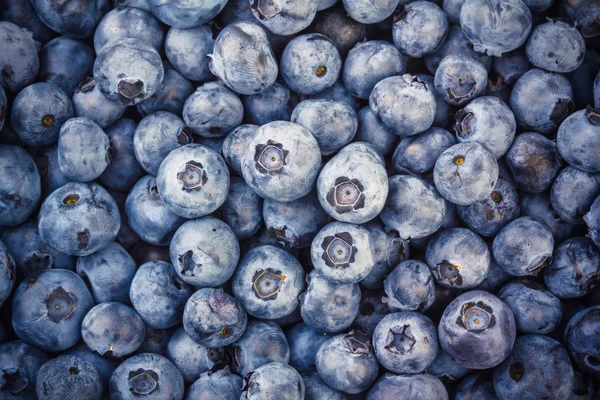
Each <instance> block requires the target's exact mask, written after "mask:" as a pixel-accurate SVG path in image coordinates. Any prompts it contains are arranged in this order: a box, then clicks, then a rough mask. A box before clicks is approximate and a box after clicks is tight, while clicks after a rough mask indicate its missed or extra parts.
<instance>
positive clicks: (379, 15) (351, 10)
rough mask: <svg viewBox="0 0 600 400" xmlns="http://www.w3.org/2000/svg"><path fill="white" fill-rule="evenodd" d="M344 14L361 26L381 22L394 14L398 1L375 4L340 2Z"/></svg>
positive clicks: (364, 0)
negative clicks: (344, 11)
mask: <svg viewBox="0 0 600 400" xmlns="http://www.w3.org/2000/svg"><path fill="white" fill-rule="evenodd" d="M342 2H343V4H344V8H345V9H346V12H347V13H348V14H349V15H350V16H351V17H352V19H354V20H355V21H358V22H360V23H362V24H374V23H377V22H381V21H383V20H384V19H386V18H387V17H389V16H390V15H392V14H393V13H394V10H395V9H396V7H397V6H398V3H399V2H400V0H383V1H378V2H377V3H375V2H372V1H368V0H342Z"/></svg>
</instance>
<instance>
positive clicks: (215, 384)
mask: <svg viewBox="0 0 600 400" xmlns="http://www.w3.org/2000/svg"><path fill="white" fill-rule="evenodd" d="M242 386H243V382H242V378H241V377H240V376H238V375H236V374H232V373H231V372H230V371H229V367H225V368H224V369H221V370H219V371H215V372H210V371H209V372H204V373H202V374H201V375H200V378H198V380H197V381H196V382H194V383H193V384H192V385H191V386H190V388H189V390H188V393H187V397H186V400H212V399H216V398H219V396H221V397H222V398H225V399H238V398H240V396H241V394H242Z"/></svg>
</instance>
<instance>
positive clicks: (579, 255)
mask: <svg viewBox="0 0 600 400" xmlns="http://www.w3.org/2000/svg"><path fill="white" fill-rule="evenodd" d="M553 257H554V258H553V260H552V264H551V265H550V266H549V267H548V268H546V269H545V270H544V281H545V282H546V286H548V289H549V290H550V291H551V292H552V293H554V294H555V295H556V296H558V297H560V298H574V297H581V296H584V295H586V294H587V293H589V292H590V291H591V290H592V289H593V288H594V287H595V286H596V285H597V284H598V281H599V280H600V277H599V275H600V252H599V251H598V249H597V248H596V246H594V243H593V242H592V241H591V240H590V239H588V238H585V237H574V238H570V239H567V240H565V241H564V242H562V243H560V244H559V245H558V246H556V248H555V249H554V254H553Z"/></svg>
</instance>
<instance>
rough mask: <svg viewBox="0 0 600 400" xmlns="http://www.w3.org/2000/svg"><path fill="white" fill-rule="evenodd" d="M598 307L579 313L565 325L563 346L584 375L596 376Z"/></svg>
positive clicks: (598, 354) (599, 346)
mask: <svg viewBox="0 0 600 400" xmlns="http://www.w3.org/2000/svg"><path fill="white" fill-rule="evenodd" d="M599 326H600V306H593V307H589V308H586V309H583V310H581V311H579V312H578V313H577V314H575V316H574V317H573V318H571V320H570V321H569V323H568V324H567V328H566V330H565V345H566V346H567V349H568V350H569V355H570V356H571V358H572V359H573V360H574V362H575V364H576V365H577V366H578V367H579V368H580V369H581V371H582V372H584V373H586V374H591V375H592V376H597V375H598V372H599V371H598V370H599V367H598V360H599V359H600V351H599V350H600V345H599V343H598V339H599V336H598V335H597V334H596V332H597V331H598V329H599Z"/></svg>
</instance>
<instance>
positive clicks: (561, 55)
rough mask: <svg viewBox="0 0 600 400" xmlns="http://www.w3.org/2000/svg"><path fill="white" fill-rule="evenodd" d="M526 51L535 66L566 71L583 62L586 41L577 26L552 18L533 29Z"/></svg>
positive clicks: (575, 67) (561, 71)
mask: <svg viewBox="0 0 600 400" xmlns="http://www.w3.org/2000/svg"><path fill="white" fill-rule="evenodd" d="M525 51H526V53H527V58H529V61H530V62H531V64H533V65H534V66H535V67H537V68H542V69H545V70H546V71H550V72H560V73H566V72H571V71H574V70H576V69H577V67H579V66H580V65H581V63H582V62H583V58H584V56H585V42H584V40H583V37H582V36H581V33H579V31H578V30H577V28H575V26H571V25H569V24H567V23H565V22H562V21H552V20H550V21H548V22H546V23H543V24H540V25H538V26H536V27H535V29H533V31H532V32H531V35H530V36H529V39H528V40H527V46H526V47H525Z"/></svg>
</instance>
